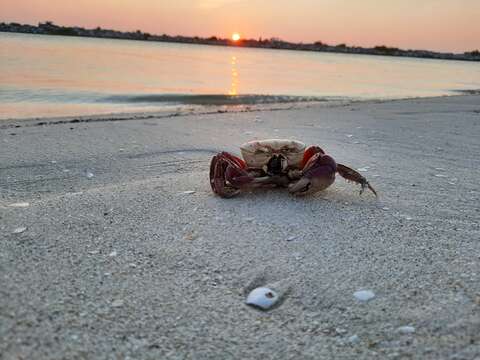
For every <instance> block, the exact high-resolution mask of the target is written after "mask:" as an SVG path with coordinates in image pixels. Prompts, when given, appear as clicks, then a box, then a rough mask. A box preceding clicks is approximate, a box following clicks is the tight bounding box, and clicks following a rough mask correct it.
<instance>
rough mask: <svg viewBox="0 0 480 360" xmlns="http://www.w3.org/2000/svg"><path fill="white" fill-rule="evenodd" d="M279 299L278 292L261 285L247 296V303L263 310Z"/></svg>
mask: <svg viewBox="0 0 480 360" xmlns="http://www.w3.org/2000/svg"><path fill="white" fill-rule="evenodd" d="M278 300H279V296H278V294H277V293H276V292H275V291H273V290H272V289H269V288H266V287H259V288H256V289H253V290H252V291H251V292H250V294H248V297H247V301H246V303H247V305H251V306H254V307H257V308H260V309H262V310H268V309H270V308H271V307H272V306H274V305H275V304H276V303H277V302H278Z"/></svg>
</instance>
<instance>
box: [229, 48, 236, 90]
mask: <svg viewBox="0 0 480 360" xmlns="http://www.w3.org/2000/svg"><path fill="white" fill-rule="evenodd" d="M230 64H231V65H232V68H231V73H232V74H231V79H232V81H231V84H230V91H229V92H228V94H229V95H238V71H237V57H236V56H234V55H232V57H231V58H230Z"/></svg>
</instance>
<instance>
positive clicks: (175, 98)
mask: <svg viewBox="0 0 480 360" xmlns="http://www.w3.org/2000/svg"><path fill="white" fill-rule="evenodd" d="M328 100H329V99H327V98H321V97H314V96H289V95H188V94H142V95H112V96H109V97H106V98H103V99H101V100H100V101H102V102H111V103H122V104H149V105H151V104H159V103H164V104H182V105H214V106H219V105H257V104H275V103H297V102H312V101H316V102H317V101H328Z"/></svg>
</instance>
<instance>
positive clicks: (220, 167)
mask: <svg viewBox="0 0 480 360" xmlns="http://www.w3.org/2000/svg"><path fill="white" fill-rule="evenodd" d="M245 169H246V164H245V162H244V161H243V160H242V159H240V158H238V157H236V156H235V155H232V154H229V153H227V152H221V153H218V154H217V155H215V156H214V157H213V158H212V161H211V162H210V186H211V187H212V190H213V192H214V193H215V194H217V195H220V196H221V197H225V198H230V197H233V196H235V195H238V193H239V192H240V188H241V187H242V186H244V185H247V184H249V183H251V182H252V181H253V180H254V177H253V176H251V175H249V174H248V172H247V171H246V170H245Z"/></svg>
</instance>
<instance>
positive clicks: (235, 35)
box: [232, 33, 241, 41]
mask: <svg viewBox="0 0 480 360" xmlns="http://www.w3.org/2000/svg"><path fill="white" fill-rule="evenodd" d="M240 39H241V37H240V34H239V33H233V34H232V40H233V41H238V40H240Z"/></svg>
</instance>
